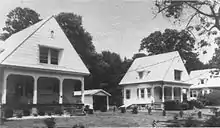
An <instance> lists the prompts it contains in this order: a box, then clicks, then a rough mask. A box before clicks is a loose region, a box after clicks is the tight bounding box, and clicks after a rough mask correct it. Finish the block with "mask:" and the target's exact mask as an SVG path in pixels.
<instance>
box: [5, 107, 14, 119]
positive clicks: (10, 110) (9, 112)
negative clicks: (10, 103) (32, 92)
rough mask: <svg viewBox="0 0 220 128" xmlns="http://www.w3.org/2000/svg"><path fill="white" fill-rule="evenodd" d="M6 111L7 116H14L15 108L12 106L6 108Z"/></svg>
mask: <svg viewBox="0 0 220 128" xmlns="http://www.w3.org/2000/svg"><path fill="white" fill-rule="evenodd" d="M4 112H5V118H10V117H13V110H12V109H11V108H6V109H5V110H4Z"/></svg>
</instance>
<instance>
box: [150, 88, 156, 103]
mask: <svg viewBox="0 0 220 128" xmlns="http://www.w3.org/2000/svg"><path fill="white" fill-rule="evenodd" d="M151 97H153V102H155V97H154V86H152V88H151ZM151 102H152V101H151Z"/></svg>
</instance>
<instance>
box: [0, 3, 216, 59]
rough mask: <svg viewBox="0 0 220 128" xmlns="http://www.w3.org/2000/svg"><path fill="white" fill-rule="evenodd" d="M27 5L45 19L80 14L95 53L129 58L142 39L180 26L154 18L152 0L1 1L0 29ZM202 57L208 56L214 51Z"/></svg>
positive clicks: (136, 51) (166, 20)
mask: <svg viewBox="0 0 220 128" xmlns="http://www.w3.org/2000/svg"><path fill="white" fill-rule="evenodd" d="M18 6H19V7H29V8H31V9H33V10H35V11H36V12H37V13H39V14H40V16H41V18H42V19H44V18H47V17H49V16H51V15H55V14H58V13H60V12H73V13H75V14H78V15H80V16H82V18H83V26H84V28H85V29H86V31H88V32H89V33H90V34H91V35H92V36H93V43H94V45H95V47H96V51H97V52H101V51H103V50H109V51H111V52H116V53H118V54H120V55H121V57H122V58H124V57H127V58H131V57H132V56H133V55H134V54H135V53H138V50H139V47H140V43H141V40H142V39H143V38H144V37H147V36H148V35H149V34H150V33H152V32H154V31H158V30H159V31H163V30H164V29H166V28H178V29H179V28H180V26H179V25H173V24H172V23H171V22H170V21H169V20H168V19H166V18H164V17H163V16H161V15H158V16H157V17H156V18H154V14H153V13H152V12H153V9H152V7H153V0H2V1H1V5H0V28H3V27H4V21H5V20H6V15H7V14H8V13H9V12H10V11H11V10H13V9H14V8H16V7H18ZM210 51H211V50H209V54H208V55H206V56H201V57H200V58H201V60H204V61H206V60H207V59H209V58H210V56H211V55H212V53H213V50H212V51H211V52H210Z"/></svg>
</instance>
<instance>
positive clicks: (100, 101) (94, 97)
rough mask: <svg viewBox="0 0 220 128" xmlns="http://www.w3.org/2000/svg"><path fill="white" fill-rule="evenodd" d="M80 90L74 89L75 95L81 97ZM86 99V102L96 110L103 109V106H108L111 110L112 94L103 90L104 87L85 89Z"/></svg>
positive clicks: (107, 108)
mask: <svg viewBox="0 0 220 128" xmlns="http://www.w3.org/2000/svg"><path fill="white" fill-rule="evenodd" d="M81 95H82V94H81V92H80V91H74V96H76V97H77V96H78V97H81ZM84 95H85V100H84V104H85V105H89V106H90V108H93V109H94V110H101V109H102V108H103V107H106V110H109V97H110V96H111V94H109V93H108V92H106V91H104V90H102V89H92V90H85V91H84Z"/></svg>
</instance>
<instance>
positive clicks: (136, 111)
mask: <svg viewBox="0 0 220 128" xmlns="http://www.w3.org/2000/svg"><path fill="white" fill-rule="evenodd" d="M132 113H133V114H138V107H137V106H135V107H133V108H132Z"/></svg>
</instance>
